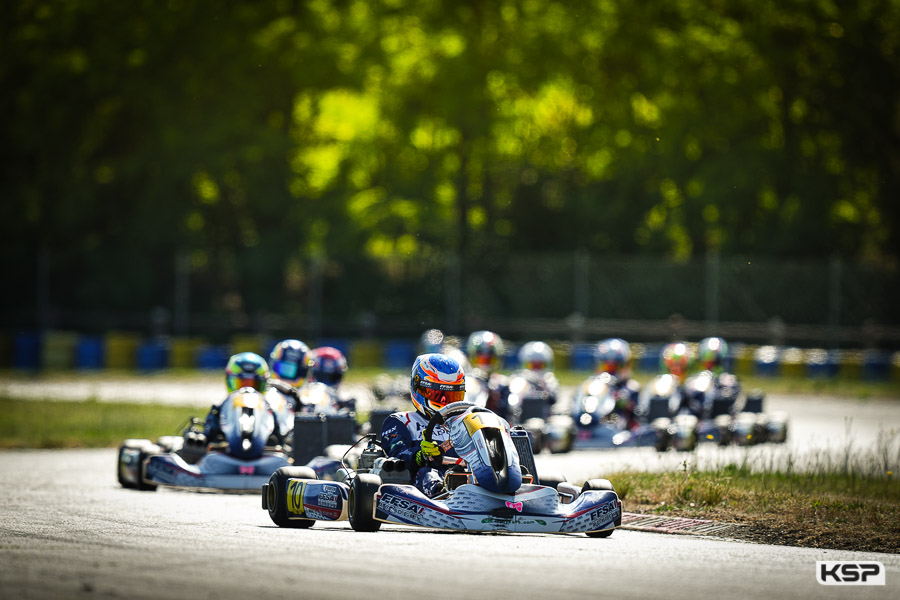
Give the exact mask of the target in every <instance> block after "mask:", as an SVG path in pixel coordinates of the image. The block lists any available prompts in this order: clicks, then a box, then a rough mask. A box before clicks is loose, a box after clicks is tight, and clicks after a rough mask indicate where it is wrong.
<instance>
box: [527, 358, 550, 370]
mask: <svg viewBox="0 0 900 600" xmlns="http://www.w3.org/2000/svg"><path fill="white" fill-rule="evenodd" d="M525 368H526V369H528V370H529V371H543V370H544V369H545V368H547V364H546V363H545V362H544V361H542V360H529V361H528V362H526V363H525Z"/></svg>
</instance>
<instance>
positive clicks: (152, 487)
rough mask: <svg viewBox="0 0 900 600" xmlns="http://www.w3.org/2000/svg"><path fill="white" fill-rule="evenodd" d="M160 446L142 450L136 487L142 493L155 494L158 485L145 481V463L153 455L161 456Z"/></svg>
mask: <svg viewBox="0 0 900 600" xmlns="http://www.w3.org/2000/svg"><path fill="white" fill-rule="evenodd" d="M159 453H160V452H159V447H158V446H149V447H144V448H141V453H140V454H139V455H138V467H137V480H138V481H137V485H136V486H135V487H136V488H137V489H139V490H141V491H142V492H155V491H156V484H155V483H148V482H146V481H144V462H145V461H146V460H147V459H148V458H149V457H150V456H152V455H154V454H159Z"/></svg>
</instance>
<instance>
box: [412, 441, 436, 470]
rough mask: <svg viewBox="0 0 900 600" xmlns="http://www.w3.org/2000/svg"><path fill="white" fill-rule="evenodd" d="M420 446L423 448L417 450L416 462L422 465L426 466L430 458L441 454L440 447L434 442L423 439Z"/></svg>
mask: <svg viewBox="0 0 900 600" xmlns="http://www.w3.org/2000/svg"><path fill="white" fill-rule="evenodd" d="M420 447H421V449H420V450H419V451H418V452H416V464H417V465H419V466H420V467H421V466H424V465H425V463H426V462H428V460H429V459H433V458H437V457H439V456H440V455H441V449H440V447H439V446H438V445H437V444H435V443H434V442H429V441H428V440H422V442H421V443H420Z"/></svg>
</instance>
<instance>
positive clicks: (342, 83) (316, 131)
mask: <svg viewBox="0 0 900 600" xmlns="http://www.w3.org/2000/svg"><path fill="white" fill-rule="evenodd" d="M0 51H2V58H0V88H2V89H3V90H4V93H3V94H0V110H2V113H3V115H4V118H3V120H2V122H0V139H2V142H3V143H2V146H0V148H2V150H0V152H2V153H3V161H2V164H0V173H2V175H0V195H2V198H3V207H4V209H5V215H4V216H5V218H3V219H2V220H0V228H2V230H0V233H2V235H3V247H4V257H5V260H4V263H5V265H4V270H5V280H6V281H7V286H4V287H5V289H6V292H7V293H6V294H4V295H3V296H4V297H3V300H2V303H3V304H2V306H3V312H4V314H5V317H4V324H5V325H6V326H8V327H9V326H19V325H28V324H33V321H35V319H39V318H40V317H39V316H36V315H39V314H51V315H52V314H53V311H57V313H59V312H60V311H62V312H68V313H69V314H76V313H77V314H80V315H82V316H85V315H92V314H94V315H96V314H105V315H116V314H119V313H121V314H122V315H125V314H133V313H139V312H141V311H147V310H150V309H152V308H153V307H156V306H163V307H167V308H169V309H172V308H173V307H174V310H175V311H176V312H177V311H178V310H179V306H182V307H183V308H184V307H189V309H190V311H192V312H199V313H204V314H206V313H208V314H213V315H215V314H238V313H240V314H257V313H264V312H268V313H277V314H288V315H306V316H308V315H309V313H310V311H313V310H322V309H321V307H322V305H323V304H324V305H326V306H327V307H328V308H327V309H326V312H327V311H332V312H333V313H334V314H347V315H350V314H357V313H359V312H360V311H364V312H373V313H375V314H381V313H385V314H395V315H404V314H406V315H418V314H420V313H421V312H422V311H423V310H424V311H425V312H426V313H428V307H429V306H434V305H436V304H438V305H443V304H444V303H446V302H447V298H446V294H447V293H448V291H447V290H448V286H449V287H450V288H452V287H458V288H460V289H463V290H464V291H463V293H467V291H466V290H471V289H472V286H469V287H468V288H467V287H466V285H465V284H461V285H459V286H455V284H453V282H454V281H460V280H462V281H465V280H466V279H467V278H469V277H471V278H473V279H477V280H478V281H482V282H485V281H486V282H488V283H485V284H483V285H486V286H490V283H489V282H490V281H491V278H492V277H498V276H500V275H501V274H503V273H507V274H508V272H509V269H510V264H509V262H508V259H509V258H510V257H516V256H520V255H522V254H523V253H531V252H537V251H540V252H543V253H580V254H579V256H587V257H595V258H596V257H616V256H625V255H627V256H653V257H661V258H662V259H665V260H669V261H676V262H681V263H685V262H688V261H692V260H705V259H706V257H710V256H713V257H718V256H723V257H751V258H753V259H772V260H779V261H790V260H805V259H829V260H832V261H833V260H835V259H840V260H843V261H850V262H854V263H859V262H860V261H862V262H865V263H866V264H874V265H877V266H878V267H879V268H880V269H883V270H884V271H883V272H885V273H888V274H889V275H894V274H896V268H897V266H896V258H897V249H898V241H900V237H898V236H900V214H898V213H900V203H898V201H897V198H898V197H900V189H898V187H900V180H898V173H900V94H898V80H900V3H898V2H897V1H896V0H863V1H860V2H855V3H837V2H833V1H830V0H787V1H783V2H775V1H774V0H771V1H770V0H752V1H751V0H736V1H733V2H721V1H719V0H685V1H682V2H671V1H668V0H648V1H646V2H640V3H635V2H626V1H623V0H593V1H590V2H588V1H586V2H578V3H563V2H556V1H551V0H526V1H521V2H513V1H508V2H496V3H483V2H477V1H474V0H470V1H440V0H419V1H415V2H413V1H406V0H373V1H363V0H358V1H353V0H346V1H338V0H332V1H329V0H310V1H301V0H295V1H290V0H282V1H275V2H262V3H257V2H208V1H200V0H195V1H192V0H169V1H167V2H160V1H156V0H143V1H142V0H134V1H131V2H114V1H109V0H69V1H62V0H21V1H19V2H10V3H4V4H3V5H2V7H0ZM429 261H433V262H429ZM479 278H480V279H479ZM322 281H325V282H326V283H327V282H331V283H330V284H328V285H325V287H324V289H323V288H322ZM448 282H449V284H448ZM472 285H473V286H476V287H477V285H476V283H473V284H472ZM686 285H688V284H686ZM696 287H697V288H698V293H699V294H700V296H701V297H702V295H703V293H704V291H703V290H704V286H703V284H702V283H697V284H696ZM895 288H896V285H894V287H891V288H889V290H888V292H885V293H890V290H894V289H895ZM534 293H537V292H534ZM412 298H414V300H413V299H412ZM407 299H409V300H407ZM512 302H513V301H512V299H510V298H505V299H504V298H503V297H501V298H498V299H497V304H498V306H499V307H500V308H499V309H497V308H496V307H495V310H503V307H508V306H510V305H511V303H512ZM35 307H37V308H38V310H37V311H36V310H35ZM571 308H572V307H566V308H565V311H566V312H567V311H568V310H569V309H571ZM574 308H575V309H577V308H578V307H574ZM117 311H118V312H117ZM438 312H440V311H438ZM673 312H674V311H673ZM893 314H894V316H896V311H895V312H894V313H893ZM521 316H529V315H521ZM595 316H598V315H595ZM599 316H603V315H599ZM610 316H616V315H610ZM639 316H640V315H639ZM879 316H880V318H882V319H883V318H884V316H883V315H879ZM110 318H111V319H113V317H110ZM101 321H102V319H101ZM119 321H121V319H119ZM119 321H117V323H118V324H120V325H121V323H120V322H119Z"/></svg>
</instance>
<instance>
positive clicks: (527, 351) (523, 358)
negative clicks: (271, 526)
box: [519, 342, 553, 371]
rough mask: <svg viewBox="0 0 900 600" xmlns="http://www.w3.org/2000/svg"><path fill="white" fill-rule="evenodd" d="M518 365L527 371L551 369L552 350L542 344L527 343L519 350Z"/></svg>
mask: <svg viewBox="0 0 900 600" xmlns="http://www.w3.org/2000/svg"><path fill="white" fill-rule="evenodd" d="M519 364H520V365H521V367H522V368H523V369H528V370H529V371H549V370H552V369H553V348H551V347H550V346H548V345H547V344H545V343H544V342H528V343H527V344H523V345H522V347H521V348H520V349H519Z"/></svg>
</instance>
